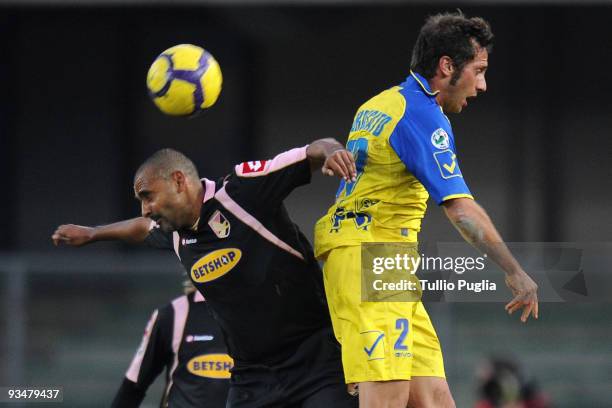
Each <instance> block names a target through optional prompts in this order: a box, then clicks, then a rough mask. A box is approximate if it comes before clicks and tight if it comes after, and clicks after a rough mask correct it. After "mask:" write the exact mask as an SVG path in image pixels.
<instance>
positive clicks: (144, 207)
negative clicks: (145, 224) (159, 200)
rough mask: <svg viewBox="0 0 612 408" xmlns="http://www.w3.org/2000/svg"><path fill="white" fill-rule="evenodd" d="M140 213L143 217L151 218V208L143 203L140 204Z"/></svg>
mask: <svg viewBox="0 0 612 408" xmlns="http://www.w3.org/2000/svg"><path fill="white" fill-rule="evenodd" d="M140 212H141V213H142V216H143V217H145V218H148V217H150V216H151V206H150V205H148V204H145V203H143V202H141V203H140Z"/></svg>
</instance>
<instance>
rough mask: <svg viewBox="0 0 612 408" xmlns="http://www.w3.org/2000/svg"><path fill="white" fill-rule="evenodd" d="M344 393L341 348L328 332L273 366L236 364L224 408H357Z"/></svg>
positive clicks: (320, 334) (352, 398)
mask: <svg viewBox="0 0 612 408" xmlns="http://www.w3.org/2000/svg"><path fill="white" fill-rule="evenodd" d="M358 405H359V404H358V398H356V397H352V396H350V395H349V394H348V392H347V390H346V384H345V383H344V374H343V372H342V362H341V354H340V346H339V345H338V343H337V342H336V339H335V338H334V335H333V332H332V329H331V328H326V329H323V330H320V331H319V332H317V333H315V334H313V335H312V336H310V337H309V338H308V339H306V340H305V341H304V342H303V343H302V344H300V346H299V347H298V348H297V350H296V352H295V354H294V355H293V356H291V357H289V358H288V359H287V360H285V361H283V362H281V363H278V364H275V365H272V366H267V365H248V366H241V365H240V364H236V366H235V367H234V368H233V369H232V378H231V380H230V391H229V395H228V397H227V405H226V408H264V407H265V408H320V407H334V408H357V407H358Z"/></svg>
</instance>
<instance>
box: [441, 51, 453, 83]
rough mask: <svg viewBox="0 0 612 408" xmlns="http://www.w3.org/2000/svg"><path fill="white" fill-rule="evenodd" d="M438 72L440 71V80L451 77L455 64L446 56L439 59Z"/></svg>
mask: <svg viewBox="0 0 612 408" xmlns="http://www.w3.org/2000/svg"><path fill="white" fill-rule="evenodd" d="M438 71H440V74H441V75H442V78H447V77H450V76H452V75H453V72H455V64H454V63H453V59H452V58H451V57H449V56H446V55H443V56H442V57H440V59H439V60H438Z"/></svg>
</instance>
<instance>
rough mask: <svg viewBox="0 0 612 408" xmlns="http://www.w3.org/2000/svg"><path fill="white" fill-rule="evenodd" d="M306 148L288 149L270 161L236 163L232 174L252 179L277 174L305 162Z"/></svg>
mask: <svg viewBox="0 0 612 408" xmlns="http://www.w3.org/2000/svg"><path fill="white" fill-rule="evenodd" d="M307 147H308V146H302V147H295V148H292V149H289V150H287V151H284V152H282V153H279V154H277V155H276V156H274V157H273V158H272V159H267V160H252V161H245V162H242V163H238V164H237V165H235V166H234V174H235V175H236V176H238V177H240V178H254V177H262V176H267V175H269V174H271V173H275V172H278V171H280V170H283V169H285V168H287V167H289V166H291V165H294V164H296V163H300V162H303V161H305V160H306V157H307V155H306V149H307Z"/></svg>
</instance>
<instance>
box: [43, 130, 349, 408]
mask: <svg viewBox="0 0 612 408" xmlns="http://www.w3.org/2000/svg"><path fill="white" fill-rule="evenodd" d="M317 168H322V170H323V172H324V173H325V174H328V175H337V176H340V177H343V178H344V179H345V180H347V181H348V180H349V179H351V180H353V179H354V177H355V175H356V170H355V164H354V160H353V157H352V154H351V153H350V152H348V151H347V150H345V149H344V148H343V147H342V145H340V144H339V143H338V142H337V141H335V140H333V139H323V140H318V141H315V142H313V143H312V144H310V145H309V146H305V147H302V148H296V149H292V150H290V151H288V152H285V153H281V154H280V155H278V156H276V157H275V158H274V159H272V160H263V161H252V162H245V163H241V164H239V165H237V166H235V168H234V170H233V171H232V173H231V174H229V175H228V176H226V177H225V178H223V179H220V180H217V181H216V182H215V181H211V180H208V179H202V180H200V178H199V176H198V173H197V170H196V168H195V166H194V165H193V163H192V162H191V161H190V160H189V159H188V158H187V157H185V156H184V155H183V154H181V153H179V152H177V151H174V150H171V149H164V150H160V151H159V152H157V153H155V154H154V155H153V156H151V157H150V158H149V159H148V160H147V161H145V163H143V165H142V166H141V167H140V168H139V169H138V171H137V172H136V175H135V178H134V191H135V193H136V196H137V198H138V199H139V200H140V201H141V205H142V215H143V217H141V218H135V219H132V220H127V221H122V222H119V223H115V224H110V225H106V226H100V227H95V228H89V227H80V226H74V225H64V226H60V227H58V229H57V230H56V231H55V233H54V234H53V237H52V238H53V240H54V242H55V243H56V244H58V243H66V244H69V245H76V246H78V245H82V244H85V243H89V242H93V241H98V240H105V239H123V240H127V241H133V242H142V241H146V242H147V243H149V244H150V245H152V246H155V247H159V248H172V249H174V251H175V252H176V254H177V256H178V257H179V259H180V261H181V263H182V264H183V266H184V267H185V269H186V270H187V272H188V274H189V276H190V278H191V280H192V281H193V283H194V284H195V286H196V287H197V288H198V290H199V291H200V292H201V293H202V294H203V295H204V296H205V297H206V299H207V303H208V306H209V308H210V309H211V311H212V313H213V316H214V317H215V320H216V321H217V322H218V324H219V325H220V327H221V330H222V331H223V333H224V334H225V339H226V342H227V346H228V352H229V354H230V355H231V356H232V358H233V359H234V362H235V366H234V368H233V370H232V378H231V381H230V383H231V386H230V392H229V397H228V405H227V406H228V407H231V408H234V407H236V408H239V407H249V408H251V407H253V408H255V407H303V408H309V407H312V408H314V407H354V406H356V405H357V401H356V399H354V398H352V397H350V396H349V395H348V394H347V392H346V388H345V385H344V379H343V375H342V368H341V362H340V353H339V349H338V345H337V343H336V342H335V339H334V337H333V334H332V331H331V322H330V319H329V315H328V311H327V306H326V304H325V299H324V291H323V287H322V274H321V271H320V269H319V266H318V264H317V263H316V261H315V259H314V256H313V253H312V248H311V246H310V244H309V243H308V241H307V240H306V238H305V237H304V235H303V234H302V233H301V231H300V230H299V228H298V227H297V226H296V225H295V224H294V223H293V222H292V221H291V220H290V218H289V216H288V214H287V211H286V209H285V207H284V205H283V200H284V199H285V197H287V195H288V194H289V193H291V191H292V190H293V189H295V188H296V187H298V186H301V185H304V184H307V183H308V182H309V181H310V177H311V171H312V170H314V169H317Z"/></svg>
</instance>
